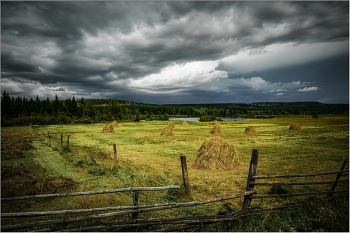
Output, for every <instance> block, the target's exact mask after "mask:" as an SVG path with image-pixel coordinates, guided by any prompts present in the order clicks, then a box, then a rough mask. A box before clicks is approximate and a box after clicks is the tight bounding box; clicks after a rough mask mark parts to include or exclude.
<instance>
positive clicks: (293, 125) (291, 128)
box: [289, 124, 301, 130]
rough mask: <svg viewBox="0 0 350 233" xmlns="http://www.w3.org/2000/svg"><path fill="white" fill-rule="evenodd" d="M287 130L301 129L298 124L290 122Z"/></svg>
mask: <svg viewBox="0 0 350 233" xmlns="http://www.w3.org/2000/svg"><path fill="white" fill-rule="evenodd" d="M289 130H301V127H300V125H298V124H292V125H291V126H290V127H289Z"/></svg>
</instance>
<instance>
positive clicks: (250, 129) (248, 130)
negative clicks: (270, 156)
mask: <svg viewBox="0 0 350 233" xmlns="http://www.w3.org/2000/svg"><path fill="white" fill-rule="evenodd" d="M244 133H245V134H258V132H257V131H256V130H255V128H254V127H253V126H250V125H249V126H248V127H247V128H246V129H245V131H244Z"/></svg>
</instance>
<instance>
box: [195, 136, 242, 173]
mask: <svg viewBox="0 0 350 233" xmlns="http://www.w3.org/2000/svg"><path fill="white" fill-rule="evenodd" d="M195 166H196V167H197V168H198V169H210V170H233V169H234V168H235V167H238V166H239V156H238V153H237V151H236V148H235V147H234V146H233V145H232V144H230V143H229V142H228V141H227V140H226V139H224V138H221V137H219V136H216V137H211V138H208V139H206V140H205V141H204V143H203V145H202V146H201V148H200V149H199V150H198V153H197V158H196V162H195Z"/></svg>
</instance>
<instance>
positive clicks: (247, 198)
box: [243, 149, 259, 209]
mask: <svg viewBox="0 0 350 233" xmlns="http://www.w3.org/2000/svg"><path fill="white" fill-rule="evenodd" d="M258 157H259V150H258V149H253V153H252V158H251V160H250V167H249V174H248V178H247V188H246V191H252V190H253V189H254V179H252V177H253V176H255V174H256V168H257V166H258ZM251 202H252V195H249V196H245V197H244V202H243V209H245V208H247V207H250V204H251Z"/></svg>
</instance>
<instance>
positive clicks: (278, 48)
mask: <svg viewBox="0 0 350 233" xmlns="http://www.w3.org/2000/svg"><path fill="white" fill-rule="evenodd" d="M255 51H256V49H245V50H242V51H241V52H239V53H238V54H235V55H231V56H228V57H226V58H224V59H222V60H221V64H220V67H223V69H225V70H226V69H227V70H228V71H229V72H234V73H235V74H246V73H250V72H253V71H262V70H270V69H274V68H281V67H287V66H294V65H298V64H304V63H307V62H311V61H316V60H320V59H325V58H329V57H332V56H335V55H338V54H342V53H345V52H346V51H349V40H346V41H341V42H325V43H314V44H302V45H294V44H293V43H285V44H272V45H269V46H266V47H265V48H264V49H263V50H262V49H261V51H262V52H260V53H255Z"/></svg>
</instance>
